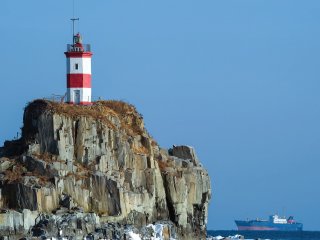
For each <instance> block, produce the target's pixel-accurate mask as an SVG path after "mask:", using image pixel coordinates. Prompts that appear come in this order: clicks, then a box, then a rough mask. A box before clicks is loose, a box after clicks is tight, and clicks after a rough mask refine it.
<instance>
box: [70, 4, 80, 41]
mask: <svg viewBox="0 0 320 240" xmlns="http://www.w3.org/2000/svg"><path fill="white" fill-rule="evenodd" d="M72 3H73V4H72V15H73V16H72V18H71V19H70V20H71V21H72V44H73V45H74V22H75V21H79V20H80V19H79V18H75V17H74V0H73V2H72Z"/></svg>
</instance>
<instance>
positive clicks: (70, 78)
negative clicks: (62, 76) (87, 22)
mask: <svg viewBox="0 0 320 240" xmlns="http://www.w3.org/2000/svg"><path fill="white" fill-rule="evenodd" d="M65 55H66V57H67V103H70V104H78V105H90V104H91V56H92V53H91V50H90V45H89V44H82V37H81V35H80V34H79V33H78V34H76V35H74V36H73V44H68V45H67V52H65Z"/></svg>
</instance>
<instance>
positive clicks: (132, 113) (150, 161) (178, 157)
mask: <svg viewBox="0 0 320 240" xmlns="http://www.w3.org/2000/svg"><path fill="white" fill-rule="evenodd" d="M210 197H211V187H210V179H209V176H208V173H207V171H206V170H205V169H204V168H203V167H202V166H201V164H200V162H199V160H198V159H197V156H196V154H195V151H194V149H193V148H192V147H188V146H173V148H172V149H169V150H166V149H162V148H160V147H159V145H158V144H157V142H156V141H155V140H154V139H153V138H152V137H151V136H150V135H149V134H148V132H147V131H146V129H145V127H144V122H143V118H142V116H141V115H140V114H139V113H138V112H137V111H136V109H135V107H134V106H132V105H130V104H127V103H124V102H121V101H98V102H95V103H94V104H93V105H92V106H76V105H68V104H64V103H56V102H51V101H46V100H35V101H33V102H31V103H30V104H28V106H27V107H26V108H25V111H24V116H23V127H22V136H21V138H20V139H18V140H14V141H6V142H5V144H4V146H3V147H2V148H1V149H0V208H1V209H2V211H1V212H0V235H8V236H9V235H16V236H18V235H19V234H20V235H21V236H26V235H28V234H29V235H30V236H31V235H35V232H37V231H38V232H40V233H38V235H39V236H42V235H46V236H62V235H65V236H66V235H68V236H85V235H87V234H93V235H94V234H98V235H99V234H100V235H101V236H104V237H106V236H109V237H110V239H125V238H124V236H125V235H126V234H125V233H127V236H129V235H130V234H131V233H132V232H135V231H136V230H132V229H139V231H140V233H141V229H144V230H143V231H144V232H148V231H147V230H148V229H145V227H146V226H148V224H153V225H150V226H153V228H155V227H154V226H161V231H160V234H161V235H162V237H163V239H170V238H174V237H177V238H178V239H193V238H194V237H196V238H197V239H205V236H206V224H207V214H208V203H209V200H210ZM159 223H161V224H160V225H159ZM157 224H158V225H157ZM127 226H131V227H132V228H130V229H131V230H130V231H131V233H130V231H129V230H128V228H127ZM99 229H100V232H99V231H98V230H99ZM121 229H122V230H121ZM158 232H159V231H158ZM129 233H130V234H129ZM41 234H42V235H41ZM108 234H109V235H108ZM132 234H133V233H132ZM135 234H138V232H137V233H135ZM144 234H148V233H144ZM150 234H151V233H149V235H150ZM100 235H99V236H100ZM93 239H95V238H93ZM126 239H130V238H128V237H127V238H126Z"/></svg>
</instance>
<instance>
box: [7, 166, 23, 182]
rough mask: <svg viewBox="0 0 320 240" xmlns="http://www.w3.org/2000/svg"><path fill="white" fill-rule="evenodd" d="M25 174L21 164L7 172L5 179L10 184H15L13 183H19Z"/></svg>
mask: <svg viewBox="0 0 320 240" xmlns="http://www.w3.org/2000/svg"><path fill="white" fill-rule="evenodd" d="M23 173H24V169H23V167H22V166H21V165H20V164H17V165H15V166H13V167H12V169H11V170H7V171H5V177H4V179H5V180H6V181H7V182H8V183H13V182H16V181H19V180H20V179H21V178H22V175H23Z"/></svg>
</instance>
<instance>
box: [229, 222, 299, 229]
mask: <svg viewBox="0 0 320 240" xmlns="http://www.w3.org/2000/svg"><path fill="white" fill-rule="evenodd" d="M235 222H236V225H237V227H238V230H239V231H302V228H303V225H302V223H286V224H279V223H272V222H268V221H252V220H251V221H238V220H236V221H235Z"/></svg>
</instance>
